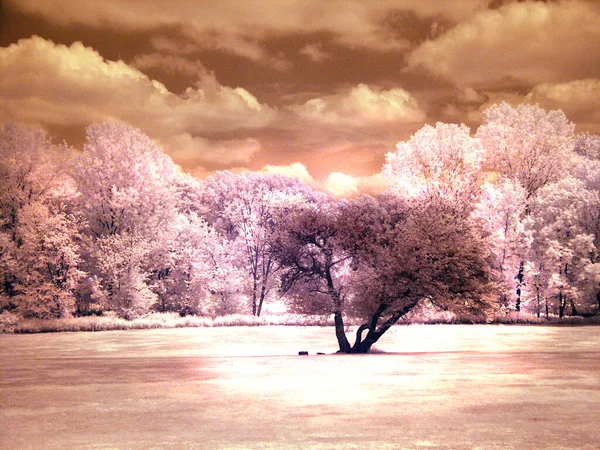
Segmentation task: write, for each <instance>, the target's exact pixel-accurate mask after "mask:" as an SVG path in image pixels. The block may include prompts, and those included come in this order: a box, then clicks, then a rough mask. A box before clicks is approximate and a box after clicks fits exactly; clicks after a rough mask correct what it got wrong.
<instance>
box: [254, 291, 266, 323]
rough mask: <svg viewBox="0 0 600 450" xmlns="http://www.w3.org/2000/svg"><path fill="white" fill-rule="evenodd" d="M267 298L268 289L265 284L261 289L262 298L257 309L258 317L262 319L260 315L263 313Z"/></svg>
mask: <svg viewBox="0 0 600 450" xmlns="http://www.w3.org/2000/svg"><path fill="white" fill-rule="evenodd" d="M266 296H267V288H266V287H265V285H264V284H263V285H262V286H261V287H260V297H259V300H258V307H257V308H256V317H260V313H261V312H262V306H263V302H264V301H265V297H266Z"/></svg>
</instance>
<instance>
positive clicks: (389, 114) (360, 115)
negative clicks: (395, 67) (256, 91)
mask: <svg viewBox="0 0 600 450" xmlns="http://www.w3.org/2000/svg"><path fill="white" fill-rule="evenodd" d="M291 109H292V110H293V111H294V112H295V113H296V114H297V115H298V116H299V117H301V118H302V119H305V120H308V121H312V122H318V123H321V124H336V125H352V126H362V127H372V126H373V125H374V124H382V123H390V122H418V121H421V120H424V118H425V113H424V111H423V110H421V109H420V107H419V105H418V104H417V101H416V100H415V99H414V98H413V97H412V96H411V95H410V94H409V93H408V92H407V91H405V90H404V89H400V88H394V89H389V90H383V89H378V88H376V87H371V86H368V85H366V84H359V85H358V86H356V87H354V88H352V89H351V90H349V91H347V92H340V93H337V94H332V95H327V96H323V97H319V98H313V99H311V100H308V101H307V102H306V103H304V104H302V105H299V106H293V107H292V108H291Z"/></svg>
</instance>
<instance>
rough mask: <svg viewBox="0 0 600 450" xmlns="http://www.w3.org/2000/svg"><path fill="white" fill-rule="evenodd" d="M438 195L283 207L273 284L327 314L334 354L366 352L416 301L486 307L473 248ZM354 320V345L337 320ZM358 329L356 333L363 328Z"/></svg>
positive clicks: (481, 260)
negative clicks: (279, 275) (278, 279)
mask: <svg viewBox="0 0 600 450" xmlns="http://www.w3.org/2000/svg"><path fill="white" fill-rule="evenodd" d="M461 217H462V216H461V215H457V214H456V213H455V211H454V210H453V206H452V205H451V204H449V203H448V202H447V201H445V200H444V199H441V198H439V197H433V198H427V199H420V200H418V201H417V200H415V201H414V202H413V203H411V204H406V203H404V202H402V201H400V200H399V199H398V198H397V197H388V198H385V199H373V198H370V197H365V198H361V199H357V200H355V201H352V202H348V201H342V202H337V203H334V202H329V203H326V204H320V205H319V206H315V205H308V206H306V207H304V208H299V207H295V208H289V209H285V210H284V211H283V212H282V214H281V217H280V219H279V230H278V234H277V239H276V242H275V244H274V247H275V248H276V249H277V254H278V257H279V259H280V262H281V264H282V265H283V266H284V267H285V272H284V276H283V287H284V289H287V290H292V289H294V288H295V289H298V287H299V286H301V287H302V290H303V291H304V292H305V293H309V294H312V296H313V297H312V298H310V297H308V299H307V297H306V296H297V297H296V298H297V299H298V300H297V301H299V302H307V304H308V305H309V306H310V307H315V306H318V308H319V309H320V310H321V311H320V312H323V309H325V311H326V312H328V313H330V314H333V316H334V323H335V333H336V337H337V340H338V344H339V351H340V352H341V353H367V352H368V351H369V349H370V348H371V346H372V345H373V344H374V343H376V342H377V341H378V340H379V339H380V338H381V336H382V335H383V334H384V333H385V332H386V331H387V330H388V329H389V328H390V327H391V326H392V325H394V324H395V323H396V322H397V321H398V320H400V319H401V318H402V317H403V316H405V315H406V314H407V313H409V312H410V311H411V310H412V309H413V308H415V307H416V306H417V304H418V303H419V302H420V301H422V300H427V301H430V302H432V303H434V304H435V305H437V306H439V307H442V308H444V309H447V310H454V311H467V310H469V311H480V312H483V311H485V309H486V308H487V307H488V306H489V304H488V302H487V300H486V296H487V295H488V294H489V292H490V290H491V288H490V287H491V283H490V280H489V277H488V273H487V271H486V267H487V264H486V261H485V254H484V252H483V246H482V244H481V242H480V241H479V239H478V237H477V236H478V235H477V233H475V232H474V231H473V230H472V229H471V227H470V225H469V223H468V222H467V221H466V220H465V219H462V218H461ZM348 317H351V318H358V319H361V320H362V324H361V325H360V326H359V328H358V330H357V332H356V336H355V339H354V342H353V343H351V342H350V340H349V339H348V336H347V335H346V329H345V324H344V320H345V319H346V318H348ZM365 332H366V334H365Z"/></svg>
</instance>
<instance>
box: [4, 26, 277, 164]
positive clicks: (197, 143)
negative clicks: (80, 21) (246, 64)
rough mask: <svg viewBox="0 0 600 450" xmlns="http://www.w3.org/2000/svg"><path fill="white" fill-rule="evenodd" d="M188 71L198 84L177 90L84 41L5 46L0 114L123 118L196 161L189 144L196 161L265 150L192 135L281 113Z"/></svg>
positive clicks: (63, 120)
mask: <svg viewBox="0 0 600 450" xmlns="http://www.w3.org/2000/svg"><path fill="white" fill-rule="evenodd" d="M140 62H142V63H143V60H140ZM145 63H146V64H150V63H152V61H151V60H149V59H146V60H145ZM189 69H190V70H191V69H194V70H195V69H197V70H198V72H199V78H198V82H197V86H195V87H190V88H188V89H186V91H185V92H184V93H183V94H182V95H176V94H173V93H172V92H169V91H168V90H167V88H166V87H165V86H164V85H163V84H161V83H159V82H157V81H156V80H152V79H150V78H149V77H148V76H146V75H145V74H144V73H142V72H140V71H139V70H138V69H136V68H134V67H132V66H130V65H128V64H126V63H124V62H123V61H118V62H114V61H106V60H104V59H103V58H102V56H100V55H99V54H98V53H97V52H96V51H95V50H93V49H91V48H89V47H85V46H83V45H82V44H81V43H79V42H76V43H74V44H73V45H71V46H69V47H67V46H64V45H56V44H54V43H53V42H51V41H48V40H45V39H42V38H39V37H32V38H30V39H25V40H21V41H19V42H18V43H17V44H13V45H11V46H9V47H7V48H2V49H0V80H1V81H0V97H2V98H3V101H2V103H1V104H0V119H1V120H21V121H24V122H41V123H43V124H46V125H50V126H52V125H61V126H74V125H80V126H87V125H88V124H90V123H91V122H94V121H98V120H104V119H108V118H113V119H119V120H123V121H126V122H129V123H131V124H132V125H134V126H137V127H139V128H141V129H142V130H144V131H146V132H147V133H148V134H149V135H150V136H151V137H153V138H155V139H158V140H160V141H162V142H164V143H165V144H166V149H167V150H168V151H176V152H179V153H178V154H186V155H188V156H186V158H185V159H189V158H191V159H194V158H192V157H191V156H189V155H190V151H191V150H190V149H191V148H197V149H198V151H199V152H200V151H201V152H203V153H202V155H197V156H196V157H195V159H197V160H203V161H208V160H210V159H211V158H213V157H214V158H215V159H216V160H217V161H218V162H220V163H222V162H223V161H226V162H234V161H236V162H238V161H241V162H247V161H248V158H249V157H250V156H251V155H252V154H254V153H255V152H256V151H257V149H258V148H260V146H259V145H257V144H256V142H255V141H243V140H242V141H239V142H242V143H243V146H242V147H244V149H243V151H241V152H240V151H239V149H238V148H237V147H238V145H237V144H238V143H239V142H238V141H236V140H233V141H229V142H228V143H225V144H223V143H220V144H217V145H216V146H215V148H212V149H211V148H208V146H207V144H206V143H207V142H208V141H206V140H203V139H201V138H200V139H199V138H192V137H191V136H197V135H198V134H201V133H209V132H210V133H214V132H218V131H231V130H240V129H241V130H251V129H257V128H260V127H263V126H265V125H267V124H269V123H270V122H271V121H272V120H273V119H274V118H275V116H276V112H275V111H274V110H273V109H272V108H270V107H269V106H266V105H264V104H261V103H260V102H259V101H258V100H257V99H256V98H255V97H254V96H253V95H252V94H251V93H249V92H248V91H247V90H245V89H243V88H230V87H227V86H222V85H221V84H220V83H219V82H218V81H217V79H216V77H215V76H214V74H211V73H208V72H206V71H205V70H204V71H203V70H202V66H201V65H197V66H196V67H195V68H192V67H189ZM248 142H250V143H251V145H250V146H248V145H247V144H248ZM172 143H177V144H178V146H177V147H175V148H173V147H171V146H169V144H172ZM232 143H233V144H232ZM180 145H181V146H182V147H181V148H182V149H181V148H180V147H179V146H180Z"/></svg>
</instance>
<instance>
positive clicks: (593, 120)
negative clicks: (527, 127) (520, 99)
mask: <svg viewBox="0 0 600 450" xmlns="http://www.w3.org/2000/svg"><path fill="white" fill-rule="evenodd" d="M525 100H526V101H527V102H529V103H537V104H539V105H540V106H541V107H543V108H545V109H548V110H550V109H562V110H563V111H564V113H565V114H566V115H567V117H568V118H569V120H572V121H574V122H577V123H578V125H579V127H580V128H581V129H582V130H584V131H590V132H593V133H600V79H598V78H588V79H584V80H574V81H570V82H567V83H555V84H553V83H543V84H540V85H538V86H535V87H534V88H533V90H532V91H531V92H530V93H529V94H527V96H526V97H525Z"/></svg>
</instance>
